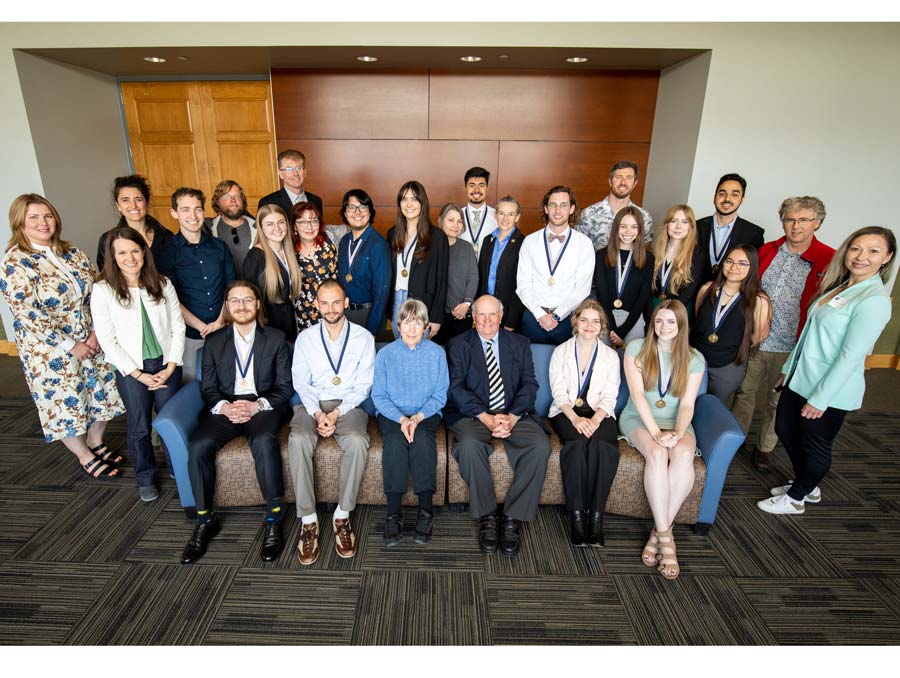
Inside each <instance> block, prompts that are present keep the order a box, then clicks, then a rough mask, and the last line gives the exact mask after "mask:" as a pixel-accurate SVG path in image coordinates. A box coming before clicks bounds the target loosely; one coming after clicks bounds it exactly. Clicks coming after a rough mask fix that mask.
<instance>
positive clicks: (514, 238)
mask: <svg viewBox="0 0 900 678" xmlns="http://www.w3.org/2000/svg"><path fill="white" fill-rule="evenodd" d="M524 240H525V236H524V235H522V232H521V231H520V230H519V229H518V228H516V229H513V232H512V233H510V235H509V242H508V243H506V247H504V248H503V254H501V255H500V261H498V262H497V282H496V284H495V285H494V296H495V297H497V298H498V299H499V300H500V301H501V303H502V304H503V325H504V327H512V328H513V329H515V330H518V329H519V327H520V325H521V324H522V314H523V313H524V312H525V306H524V305H523V304H522V300H521V299H519V295H518V294H516V284H517V283H516V271H517V270H518V269H519V249H521V247H522V242H523V241H524ZM496 242H497V238H495V237H494V234H493V233H492V234H491V235H489V236H488V237H487V238H485V239H484V241H483V244H482V245H481V254H480V256H479V257H478V294H477V295H476V298H477V297H480V296H482V295H483V294H487V293H488V291H487V286H488V276H490V274H491V258H492V257H493V256H494V243H496Z"/></svg>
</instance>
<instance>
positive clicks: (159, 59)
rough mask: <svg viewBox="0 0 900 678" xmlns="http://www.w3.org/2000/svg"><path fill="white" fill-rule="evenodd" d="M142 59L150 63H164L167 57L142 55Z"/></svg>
mask: <svg viewBox="0 0 900 678" xmlns="http://www.w3.org/2000/svg"><path fill="white" fill-rule="evenodd" d="M144 61H149V62H150V63H151V64H164V63H166V61H168V59H163V58H162V57H144Z"/></svg>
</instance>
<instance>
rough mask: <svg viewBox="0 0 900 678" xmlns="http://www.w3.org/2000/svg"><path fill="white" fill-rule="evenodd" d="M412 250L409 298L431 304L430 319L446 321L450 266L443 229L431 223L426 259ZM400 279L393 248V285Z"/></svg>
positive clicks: (389, 232)
mask: <svg viewBox="0 0 900 678" xmlns="http://www.w3.org/2000/svg"><path fill="white" fill-rule="evenodd" d="M395 228H397V227H396V226H394V227H392V228H391V230H389V231H388V234H387V241H388V245H390V243H391V241H392V237H393V235H394V229H395ZM416 255H417V252H413V254H412V257H411V259H412V261H411V262H410V266H409V295H408V298H409V299H418V300H419V301H421V302H422V303H424V304H425V306H426V307H427V308H428V320H429V321H430V322H433V323H438V324H441V323H443V322H444V306H445V305H446V304H447V269H448V267H449V265H450V243H449V242H448V241H447V236H446V235H444V232H443V231H442V230H441V229H439V228H435V227H434V226H432V227H431V252H429V253H428V256H427V257H425V261H419V258H418V257H417V256H416ZM396 279H397V254H396V252H393V251H392V252H391V288H392V291H393V285H394V281H395V280H396Z"/></svg>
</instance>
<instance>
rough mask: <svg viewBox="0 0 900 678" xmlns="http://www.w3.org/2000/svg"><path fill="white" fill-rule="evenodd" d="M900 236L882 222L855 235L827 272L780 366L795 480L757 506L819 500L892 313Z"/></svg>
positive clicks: (784, 434) (786, 510) (793, 506)
mask: <svg viewBox="0 0 900 678" xmlns="http://www.w3.org/2000/svg"><path fill="white" fill-rule="evenodd" d="M896 252H897V240H896V238H895V237H894V234H893V232H891V231H890V230H889V229H887V228H883V227H881V226H867V227H865V228H861V229H859V230H857V231H856V232H855V233H853V234H851V235H850V237H849V238H847V239H846V240H845V241H844V243H843V244H842V245H841V246H840V248H839V249H838V251H837V252H836V253H835V255H834V258H833V259H832V260H831V263H830V264H829V265H828V268H827V269H826V271H825V277H824V278H823V279H822V285H821V288H820V289H821V291H822V293H821V295H820V296H818V297H817V298H815V299H814V300H813V302H812V303H811V304H810V306H809V313H808V314H807V319H806V325H804V327H803V332H802V333H801V334H800V339H799V341H798V342H797V345H796V346H795V347H794V350H793V351H791V353H790V355H789V356H788V358H787V361H786V362H785V363H784V367H783V368H782V370H781V375H782V376H781V379H779V381H778V385H777V386H776V388H781V386H782V384H783V390H782V391H781V398H779V400H778V409H777V411H776V414H775V432H776V433H777V434H778V437H779V439H780V440H781V442H782V444H783V445H784V449H785V450H787V453H788V456H789V457H790V458H791V465H792V466H793V470H794V480H789V481H788V483H787V484H786V485H783V486H781V487H773V488H772V491H771V494H772V497H771V498H769V499H763V500H762V501H760V502H758V504H757V506H759V508H761V509H762V510H763V511H767V512H769V513H782V514H787V515H797V514H800V513H803V512H804V511H805V507H804V504H805V503H806V502H809V503H811V504H817V503H818V502H820V501H821V500H822V492H821V490H820V489H819V483H820V482H822V479H823V478H824V477H825V476H826V475H827V474H828V470H829V468H831V448H832V446H833V445H834V439H835V438H836V437H837V434H838V432H839V431H840V430H841V425H842V424H843V422H844V417H845V416H846V414H847V412H848V411H850V410H856V409H859V407H860V406H861V405H862V400H863V394H864V393H865V390H866V381H865V366H866V356H867V355H868V353H869V351H871V350H872V346H873V345H874V344H875V340H876V339H878V336H879V335H880V334H881V331H882V330H883V329H884V326H885V325H887V323H888V320H890V318H891V299H890V296H889V295H888V291H887V289H886V288H885V283H887V281H888V280H889V279H890V277H891V268H892V267H893V261H894V255H895V253H896Z"/></svg>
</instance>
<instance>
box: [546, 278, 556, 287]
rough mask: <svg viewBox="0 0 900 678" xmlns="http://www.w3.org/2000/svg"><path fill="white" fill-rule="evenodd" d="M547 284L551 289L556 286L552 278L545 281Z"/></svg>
mask: <svg viewBox="0 0 900 678" xmlns="http://www.w3.org/2000/svg"><path fill="white" fill-rule="evenodd" d="M547 284H548V285H550V286H551V287H553V285H555V284H556V281H555V280H554V279H553V278H550V279H549V280H547Z"/></svg>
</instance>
